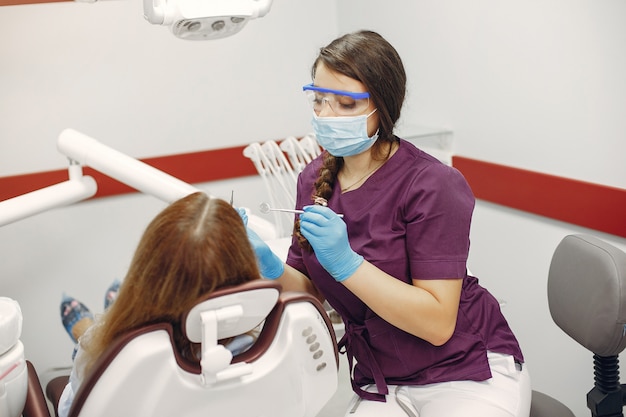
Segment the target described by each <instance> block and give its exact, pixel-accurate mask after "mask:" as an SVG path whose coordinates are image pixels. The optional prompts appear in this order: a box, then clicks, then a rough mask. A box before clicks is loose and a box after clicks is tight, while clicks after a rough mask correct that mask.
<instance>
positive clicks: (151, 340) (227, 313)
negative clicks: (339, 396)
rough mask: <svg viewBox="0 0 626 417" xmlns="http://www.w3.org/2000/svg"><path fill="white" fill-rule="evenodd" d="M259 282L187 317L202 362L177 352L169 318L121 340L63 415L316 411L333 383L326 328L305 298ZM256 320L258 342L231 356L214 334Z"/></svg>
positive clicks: (220, 294)
mask: <svg viewBox="0 0 626 417" xmlns="http://www.w3.org/2000/svg"><path fill="white" fill-rule="evenodd" d="M280 288H281V287H280V285H279V284H277V283H275V282H273V281H267V280H258V281H253V282H249V283H246V284H243V285H239V286H236V287H232V288H227V289H221V290H218V291H216V292H214V293H213V294H211V295H210V296H208V297H207V298H206V299H204V300H200V302H199V303H198V304H196V306H195V307H193V308H192V309H191V311H189V313H188V314H187V315H186V317H185V319H184V320H183V323H181V324H182V325H183V326H184V327H183V328H184V333H185V336H186V337H187V338H189V340H191V341H192V342H195V343H200V344H201V351H202V353H201V356H202V358H201V359H200V361H199V362H198V361H192V360H189V359H187V358H184V357H182V355H181V354H180V352H179V351H178V350H177V349H176V347H175V344H174V343H173V339H172V338H173V331H172V326H171V324H170V323H157V324H153V325H150V326H147V327H145V328H141V329H137V330H136V331H133V332H131V333H129V334H127V335H125V336H124V337H122V338H120V339H119V340H118V341H117V342H116V343H115V344H114V345H113V346H111V348H110V349H109V350H108V351H107V352H106V353H105V354H104V355H102V357H101V358H100V359H99V361H98V363H97V364H96V365H94V369H93V371H92V372H91V373H90V375H89V376H88V377H87V378H86V379H85V380H84V381H83V383H82V385H81V387H80V389H79V390H78V392H77V393H76V397H75V399H74V402H73V404H72V409H71V410H70V417H78V416H82V417H98V416H102V417H105V416H106V417H110V416H118V417H123V416H133V417H161V416H162V417H171V416H176V415H181V416H185V417H200V416H203V417H206V416H268V417H269V416H271V417H280V416H285V417H287V416H288V417H297V416H303V417H305V416H306V417H313V416H315V415H317V413H318V412H319V411H320V410H321V409H322V407H323V406H324V405H325V404H326V403H327V402H328V400H330V398H331V397H332V396H333V394H334V393H335V390H336V388H337V370H338V363H339V362H338V352H337V343H336V338H335V335H334V332H333V327H332V324H331V322H330V320H329V318H328V316H327V315H326V314H325V312H324V308H323V306H322V305H321V304H320V302H319V301H318V300H317V299H315V298H313V297H312V296H310V295H308V294H302V293H289V292H287V293H281V292H280ZM259 325H261V327H262V328H261V330H260V333H259V335H258V338H257V339H256V341H255V343H254V344H253V345H252V346H251V347H250V348H249V349H248V350H247V351H245V352H243V353H241V354H239V355H236V356H234V357H233V356H232V354H231V353H230V351H228V350H227V349H226V348H225V347H224V346H222V345H220V344H218V340H223V339H226V338H229V337H233V336H236V335H240V334H243V333H246V332H249V331H251V330H253V329H255V328H258V327H259Z"/></svg>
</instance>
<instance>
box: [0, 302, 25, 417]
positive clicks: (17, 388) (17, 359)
mask: <svg viewBox="0 0 626 417" xmlns="http://www.w3.org/2000/svg"><path fill="white" fill-rule="evenodd" d="M21 334H22V311H21V309H20V306H19V304H18V303H17V301H15V300H13V299H11V298H7V297H0V416H2V417H5V416H6V417H19V416H21V415H22V411H23V409H24V405H25V404H26V395H27V392H28V370H27V368H26V361H25V359H24V345H23V344H22V342H21V341H20V340H19V339H20V336H21Z"/></svg>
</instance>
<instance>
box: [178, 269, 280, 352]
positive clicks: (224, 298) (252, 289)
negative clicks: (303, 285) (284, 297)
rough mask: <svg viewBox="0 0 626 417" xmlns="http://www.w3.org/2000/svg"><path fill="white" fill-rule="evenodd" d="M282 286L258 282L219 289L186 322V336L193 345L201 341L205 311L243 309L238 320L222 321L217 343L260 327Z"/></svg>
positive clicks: (204, 300) (193, 311)
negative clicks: (202, 314) (232, 307)
mask: <svg viewBox="0 0 626 417" xmlns="http://www.w3.org/2000/svg"><path fill="white" fill-rule="evenodd" d="M280 289H281V286H280V284H278V283H276V282H274V281H268V280H261V279H259V280H255V281H250V282H247V283H245V284H242V285H238V286H234V287H228V288H222V289H219V290H217V291H215V292H213V293H212V294H210V295H208V296H207V297H205V298H203V299H201V300H199V301H198V303H197V304H196V305H195V307H193V308H192V309H191V310H190V311H189V313H187V315H186V317H185V318H184V323H185V334H186V336H187V338H188V339H189V340H190V341H192V342H194V343H200V342H201V341H202V320H201V318H200V314H201V313H202V312H203V311H210V310H218V309H222V308H226V307H231V306H240V307H241V310H242V311H241V314H239V315H238V317H235V318H230V319H227V320H222V321H220V323H219V326H218V328H217V339H226V338H229V337H233V336H237V335H240V334H243V333H246V332H249V331H250V330H252V329H254V328H255V327H256V326H258V325H259V324H260V323H261V322H262V321H263V320H264V319H265V318H266V317H267V315H268V314H269V313H270V311H272V308H274V305H275V304H276V301H277V300H278V296H279V294H280Z"/></svg>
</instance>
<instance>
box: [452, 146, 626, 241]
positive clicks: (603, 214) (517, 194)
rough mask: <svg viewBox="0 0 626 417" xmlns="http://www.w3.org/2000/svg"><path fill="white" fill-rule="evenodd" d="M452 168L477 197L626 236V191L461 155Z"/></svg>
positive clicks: (453, 160)
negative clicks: (463, 178)
mask: <svg viewBox="0 0 626 417" xmlns="http://www.w3.org/2000/svg"><path fill="white" fill-rule="evenodd" d="M452 165H453V166H454V167H456V168H457V169H458V170H459V171H461V172H462V173H463V175H464V176H465V178H466V179H467V181H468V183H469V185H470V187H472V190H473V191H474V195H475V196H476V198H479V199H482V200H486V201H490V202H493V203H497V204H501V205H504V206H507V207H512V208H515V209H518V210H523V211H527V212H530V213H534V214H539V215H541V216H546V217H550V218H553V219H557V220H561V221H564V222H568V223H573V224H576V225H579V226H583V227H587V228H590V229H594V230H599V231H602V232H606V233H610V234H614V235H617V236H621V237H626V189H622V188H615V187H609V186H605V185H600V184H594V183H589V182H584V181H579V180H574V179H569V178H563V177H558V176H555V175H549V174H543V173H539V172H533V171H527V170H523V169H519V168H512V167H508V166H504V165H498V164H494V163H490V162H484V161H478V160H475V159H470V158H465V157H462V156H453V157H452Z"/></svg>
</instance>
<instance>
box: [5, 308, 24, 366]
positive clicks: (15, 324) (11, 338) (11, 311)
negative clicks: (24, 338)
mask: <svg viewBox="0 0 626 417" xmlns="http://www.w3.org/2000/svg"><path fill="white" fill-rule="evenodd" d="M21 335H22V310H21V309H20V305H19V304H18V302H17V301H15V300H13V299H12V298H8V297H0V355H2V354H4V353H5V352H7V351H8V350H9V349H11V348H12V347H13V346H14V345H15V344H16V343H17V341H18V339H19V338H20V336H21Z"/></svg>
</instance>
